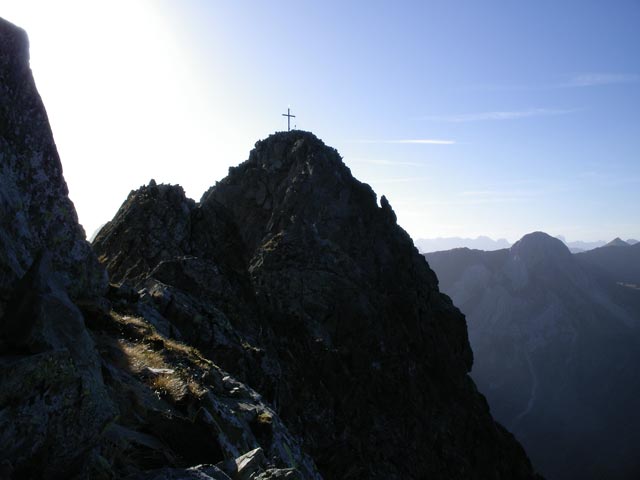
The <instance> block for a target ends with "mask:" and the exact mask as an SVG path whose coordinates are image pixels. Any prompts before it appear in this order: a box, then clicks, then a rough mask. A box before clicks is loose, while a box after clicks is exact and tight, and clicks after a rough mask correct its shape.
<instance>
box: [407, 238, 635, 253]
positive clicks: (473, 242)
mask: <svg viewBox="0 0 640 480" xmlns="http://www.w3.org/2000/svg"><path fill="white" fill-rule="evenodd" d="M556 238H558V239H559V240H561V241H562V243H564V244H565V245H566V246H567V248H569V250H570V251H571V253H580V252H586V251H588V250H593V249H594V248H599V247H604V246H605V245H610V246H611V245H616V244H618V245H620V242H622V243H623V244H625V245H634V244H636V243H638V240H635V239H633V238H630V239H628V240H621V239H620V238H615V239H614V240H612V241H611V242H609V243H607V242H605V241H603V240H598V241H595V242H583V241H582V240H576V241H573V242H568V241H567V240H566V239H565V238H564V237H563V236H562V235H558V236H557V237H556ZM414 243H415V246H416V247H417V248H418V250H420V252H422V253H431V252H441V251H443V250H452V249H454V248H470V249H474V250H485V251H488V252H489V251H494V250H500V249H502V248H509V247H510V246H511V243H510V242H509V241H508V240H507V239H505V238H499V239H498V240H494V239H492V238H490V237H487V236H483V235H481V236H479V237H476V238H463V237H438V238H419V239H417V240H415V242H414Z"/></svg>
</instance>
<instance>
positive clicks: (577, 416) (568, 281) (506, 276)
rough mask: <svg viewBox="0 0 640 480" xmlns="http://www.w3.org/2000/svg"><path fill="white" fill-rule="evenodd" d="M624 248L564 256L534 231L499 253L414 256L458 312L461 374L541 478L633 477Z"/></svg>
mask: <svg viewBox="0 0 640 480" xmlns="http://www.w3.org/2000/svg"><path fill="white" fill-rule="evenodd" d="M633 248H634V247H632V246H626V247H625V246H609V247H601V248H597V249H595V250H591V251H589V252H585V253H579V254H575V255H572V254H571V253H570V252H569V250H568V248H567V247H566V246H565V245H564V244H563V243H562V242H561V241H560V240H558V239H556V238H552V237H550V236H549V235H547V234H545V233H542V232H535V233H531V234H528V235H525V236H524V237H523V238H522V239H521V240H520V241H518V242H517V243H516V244H514V245H513V246H512V247H511V248H510V249H504V250H498V251H493V252H483V251H478V250H468V249H455V250H451V251H445V252H436V253H431V254H427V255H426V257H427V260H428V261H429V264H430V265H431V266H432V268H433V269H434V270H435V271H436V273H437V274H438V278H439V279H440V285H441V287H442V290H443V291H444V292H446V293H448V294H449V295H451V297H452V299H453V300H454V302H455V303H456V305H459V306H460V308H461V309H462V310H463V311H464V312H465V313H466V314H467V320H468V324H469V338H470V341H471V345H472V347H473V351H474V356H475V365H474V369H473V372H472V377H473V378H474V380H475V381H476V383H477V384H478V387H479V388H480V390H481V391H482V392H483V393H484V394H485V395H486V396H487V399H488V401H489V405H490V406H491V411H492V413H493V415H494V416H495V417H496V418H497V419H498V420H499V421H500V422H502V423H503V424H504V425H505V426H506V427H507V428H509V430H511V431H512V432H513V433H514V434H515V435H516V437H517V438H518V439H519V440H520V441H521V442H522V443H523V445H524V446H525V448H526V449H527V452H528V453H529V455H530V456H531V458H532V460H533V462H534V464H535V465H536V467H537V468H539V469H540V471H541V472H542V473H543V474H544V475H546V476H548V477H549V478H556V479H572V478H584V479H596V478H608V479H609V478H610V479H614V478H616V479H624V478H636V477H638V475H640V462H639V461H638V458H639V457H638V444H639V442H640V434H639V432H640V419H639V418H638V415H637V413H636V412H637V398H638V395H640V379H639V377H638V375H637V373H636V372H637V369H636V367H635V366H636V365H637V364H638V363H640V353H639V352H640V290H638V287H637V285H636V284H630V283H624V280H625V279H626V277H625V275H626V274H628V273H630V272H632V269H633V268H635V269H636V270H637V267H636V265H638V263H637V258H638V257H637V255H636V254H637V252H640V250H638V251H635V252H634V250H633ZM613 260H615V261H613ZM632 278H633V277H632ZM636 278H637V277H636ZM627 281H629V280H627Z"/></svg>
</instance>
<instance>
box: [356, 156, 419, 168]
mask: <svg viewBox="0 0 640 480" xmlns="http://www.w3.org/2000/svg"><path fill="white" fill-rule="evenodd" d="M349 163H366V164H367V165H390V166H397V165H403V166H408V167H422V166H423V164H422V163H418V162H404V161H396V160H384V159H373V158H352V159H350V160H349Z"/></svg>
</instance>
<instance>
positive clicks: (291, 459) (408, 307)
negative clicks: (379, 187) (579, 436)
mask: <svg viewBox="0 0 640 480" xmlns="http://www.w3.org/2000/svg"><path fill="white" fill-rule="evenodd" d="M0 40H1V41H0V92H2V95H1V96H0V108H1V110H0V113H1V117H0V162H1V163H0V185H1V186H2V190H0V202H1V203H0V207H1V211H2V218H1V221H2V229H1V230H0V235H1V236H0V274H1V275H0V412H1V414H0V432H1V434H0V477H2V478H8V479H16V480H20V479H60V478H71V479H105V480H106V479H114V478H125V479H128V480H168V479H200V480H207V479H214V480H229V479H234V480H249V479H253V480H273V479H289V480H301V479H313V480H317V479H320V478H327V479H363V478H371V479H383V478H384V479H421V478H441V479H455V478H460V479H462V478H465V479H466V478H477V479H490V478H495V479H504V478H509V479H511V478H515V479H529V478H536V475H535V473H534V471H533V469H532V466H531V464H530V462H529V460H528V458H527V456H526V454H525V452H524V450H523V449H522V447H521V446H520V445H519V444H518V442H517V441H516V440H515V439H514V438H513V436H512V435H511V434H510V433H509V432H507V431H506V430H505V429H504V428H503V427H501V426H500V425H499V424H497V423H496V422H495V421H494V420H493V419H492V417H491V415H490V413H489V408H488V406H487V403H486V401H485V399H484V397H483V396H482V395H481V394H480V393H478V391H477V390H476V387H475V384H474V383H473V381H472V380H471V378H470V377H469V376H468V372H469V370H470V368H471V365H472V354H471V349H470V348H469V343H468V339H467V331H466V326H465V321H464V317H463V316H462V314H461V313H460V312H459V311H458V309H457V308H456V307H454V305H453V304H452V303H451V301H450V300H449V298H448V297H446V296H445V295H443V294H441V293H440V292H439V290H438V287H437V279H436V276H435V274H434V273H433V272H432V271H431V270H430V269H429V267H428V265H427V263H426V261H425V260H424V258H423V257H422V256H421V255H419V254H418V252H417V250H416V249H415V248H414V247H413V244H412V241H411V239H410V238H409V237H408V235H407V234H406V233H405V232H404V231H403V230H402V229H401V228H400V227H399V226H398V225H397V223H396V217H395V214H394V212H393V210H392V208H391V206H390V205H389V203H388V201H387V200H386V199H385V197H381V199H380V205H378V204H377V202H376V195H375V194H374V192H373V191H372V190H371V188H370V187H369V186H367V185H365V184H362V183H360V182H358V181H357V180H356V179H354V178H353V177H352V175H351V173H350V171H349V170H348V168H346V167H345V165H344V164H343V163H342V160H341V158H340V156H339V155H338V153H337V152H336V151H335V150H333V149H331V148H329V147H326V146H325V145H324V144H323V143H322V142H321V141H320V140H318V139H317V138H316V137H315V136H313V135H312V134H310V133H306V132H300V131H293V132H282V133H278V134H275V135H272V136H270V137H269V138H268V139H266V140H263V141H260V142H258V143H257V144H256V147H255V149H254V150H253V151H252V152H251V154H250V156H249V159H248V160H247V161H246V162H244V163H242V164H241V165H239V166H238V167H236V168H232V169H230V172H229V175H228V176H227V177H226V178H225V179H223V180H222V181H220V182H218V183H217V184H216V185H214V186H213V187H212V188H211V189H210V190H209V191H208V192H206V193H205V195H204V196H203V198H202V199H201V201H200V202H195V201H193V200H190V199H188V198H186V197H185V195H184V192H183V190H182V189H181V188H180V187H178V186H170V185H157V184H155V182H153V181H152V182H151V183H150V184H149V185H148V186H144V187H141V188H140V189H138V190H136V191H134V192H132V193H131V194H130V195H129V197H128V198H127V199H126V201H125V202H124V204H123V205H122V207H121V208H120V210H119V211H118V213H117V214H116V216H115V218H114V219H113V220H112V221H111V222H109V223H108V224H107V225H105V227H104V228H102V230H101V231H100V232H99V234H98V235H97V236H96V238H95V241H94V244H93V249H94V250H93V251H92V249H91V248H90V246H89V244H87V243H86V241H84V240H83V237H84V235H83V232H82V229H81V227H80V226H79V225H78V222H77V219H76V214H75V210H74V207H73V204H72V203H71V202H70V200H69V199H68V197H67V190H66V186H65V184H64V179H63V178H62V169H61V164H60V162H59V159H58V156H57V153H56V149H55V144H54V142H53V138H52V135H51V131H50V128H49V126H48V122H47V120H46V113H45V110H44V107H43V105H42V102H41V100H40V98H39V96H38V94H37V92H36V90H35V87H34V83H33V79H32V77H31V72H30V70H29V65H28V54H27V52H28V45H27V39H26V35H25V34H24V32H23V31H22V30H20V29H18V28H17V27H15V26H13V25H11V24H9V23H7V22H5V21H3V20H0ZM94 252H95V253H94ZM103 266H104V267H103ZM105 269H106V270H105ZM107 273H108V275H109V277H110V282H109V283H107Z"/></svg>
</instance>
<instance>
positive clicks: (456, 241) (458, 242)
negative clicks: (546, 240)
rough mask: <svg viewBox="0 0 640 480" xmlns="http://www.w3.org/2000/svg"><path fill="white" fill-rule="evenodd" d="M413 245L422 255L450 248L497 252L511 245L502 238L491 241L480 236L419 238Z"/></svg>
mask: <svg viewBox="0 0 640 480" xmlns="http://www.w3.org/2000/svg"><path fill="white" fill-rule="evenodd" d="M415 245H416V247H417V248H418V250H420V251H421V252H422V253H428V252H438V251H441V250H451V249H452V248H463V247H466V248H475V249H478V250H499V249H501V248H509V247H510V246H511V244H510V243H509V242H508V241H507V240H505V239H504V238H499V239H498V240H493V239H492V238H489V237H484V236H480V237H477V238H461V237H438V238H419V239H418V240H416V241H415Z"/></svg>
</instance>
